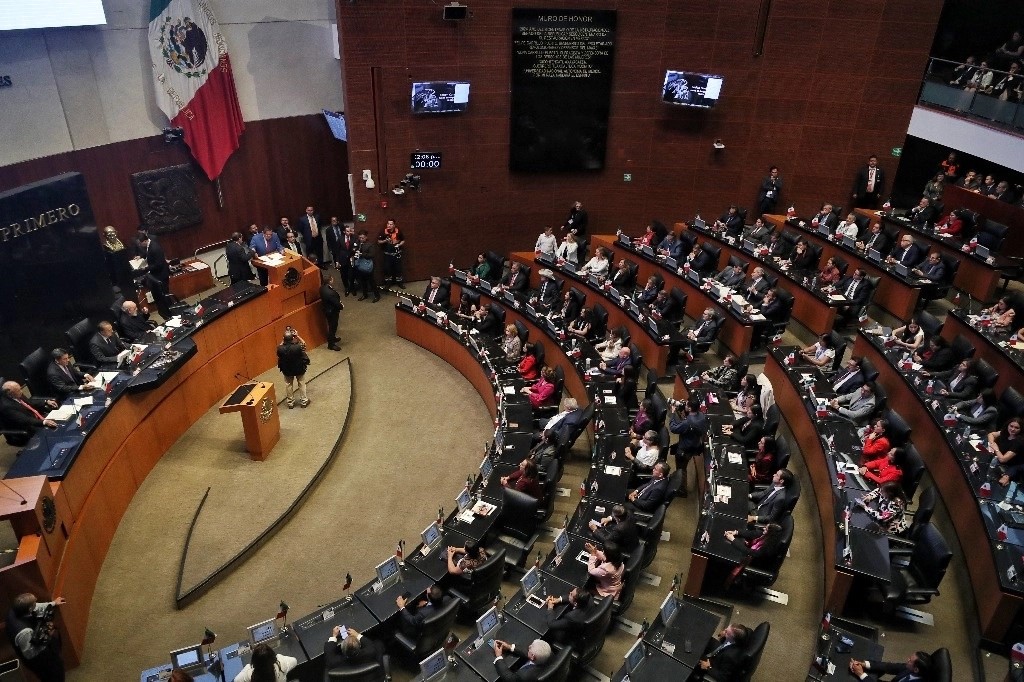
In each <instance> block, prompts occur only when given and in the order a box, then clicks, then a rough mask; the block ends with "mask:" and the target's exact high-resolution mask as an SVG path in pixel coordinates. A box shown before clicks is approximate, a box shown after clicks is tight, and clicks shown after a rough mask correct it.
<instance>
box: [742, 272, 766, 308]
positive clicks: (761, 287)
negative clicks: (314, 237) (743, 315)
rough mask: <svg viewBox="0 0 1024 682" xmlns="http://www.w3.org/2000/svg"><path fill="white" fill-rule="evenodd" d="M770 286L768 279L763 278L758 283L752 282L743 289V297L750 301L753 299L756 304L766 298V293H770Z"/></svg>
mask: <svg viewBox="0 0 1024 682" xmlns="http://www.w3.org/2000/svg"><path fill="white" fill-rule="evenodd" d="M768 286H769V285H768V278H767V277H762V278H761V279H759V280H757V281H756V282H755V281H754V280H751V281H750V283H749V284H747V285H746V286H745V287H744V288H743V297H744V298H745V299H747V300H748V301H749V300H751V299H753V302H755V303H756V302H758V301H760V300H761V299H762V298H764V292H766V291H768Z"/></svg>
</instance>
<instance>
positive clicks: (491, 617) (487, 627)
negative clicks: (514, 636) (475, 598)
mask: <svg viewBox="0 0 1024 682" xmlns="http://www.w3.org/2000/svg"><path fill="white" fill-rule="evenodd" d="M500 627H501V620H500V619H499V618H498V607H497V606H492V607H491V608H489V609H487V612H486V613H485V614H484V615H482V616H480V617H479V618H477V619H476V632H477V642H479V643H480V644H483V643H484V642H487V641H488V640H490V639H493V638H494V634H495V633H496V632H497V631H498V628H500Z"/></svg>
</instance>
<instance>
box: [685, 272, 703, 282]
mask: <svg viewBox="0 0 1024 682" xmlns="http://www.w3.org/2000/svg"><path fill="white" fill-rule="evenodd" d="M686 279H688V280H690V281H691V282H693V283H694V284H700V273H699V272H697V271H696V270H695V269H693V268H690V270H689V271H688V272H687V273H686Z"/></svg>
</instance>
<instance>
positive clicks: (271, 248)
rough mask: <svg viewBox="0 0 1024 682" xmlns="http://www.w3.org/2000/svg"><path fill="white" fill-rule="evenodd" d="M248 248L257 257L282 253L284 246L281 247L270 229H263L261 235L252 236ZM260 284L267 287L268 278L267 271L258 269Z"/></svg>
mask: <svg viewBox="0 0 1024 682" xmlns="http://www.w3.org/2000/svg"><path fill="white" fill-rule="evenodd" d="M249 248H250V249H252V250H253V251H255V252H256V255H257V256H266V255H267V254H268V253H283V252H284V246H282V245H281V238H280V237H279V236H277V233H276V232H274V228H272V227H269V226H267V227H264V228H263V233H262V234H256V235H253V237H252V239H251V240H250V241H249ZM257 274H259V276H260V284H262V285H263V286H267V281H268V279H269V276H268V275H267V271H266V270H264V269H263V268H259V271H258V273H257Z"/></svg>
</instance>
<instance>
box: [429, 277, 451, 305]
mask: <svg viewBox="0 0 1024 682" xmlns="http://www.w3.org/2000/svg"><path fill="white" fill-rule="evenodd" d="M423 300H424V301H425V302H426V303H429V304H430V305H435V306H440V307H442V308H447V307H448V304H449V301H450V300H451V293H450V292H449V291H448V287H446V286H444V285H443V284H441V278H440V277H431V278H430V283H429V284H427V288H426V289H425V290H424V292H423Z"/></svg>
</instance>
